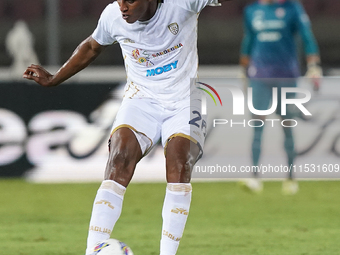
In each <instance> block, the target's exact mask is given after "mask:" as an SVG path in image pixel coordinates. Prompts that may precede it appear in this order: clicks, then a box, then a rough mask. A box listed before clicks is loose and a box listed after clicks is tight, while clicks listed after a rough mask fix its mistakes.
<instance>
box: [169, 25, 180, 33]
mask: <svg viewBox="0 0 340 255" xmlns="http://www.w3.org/2000/svg"><path fill="white" fill-rule="evenodd" d="M168 29H169V30H170V32H171V33H172V34H173V35H177V34H178V32H179V26H178V24H177V23H176V22H174V23H171V24H170V25H168Z"/></svg>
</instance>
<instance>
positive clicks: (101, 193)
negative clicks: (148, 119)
mask: <svg viewBox="0 0 340 255" xmlns="http://www.w3.org/2000/svg"><path fill="white" fill-rule="evenodd" d="M109 150H110V153H109V159H108V161H107V165H106V169H105V178H104V181H103V182H102V184H101V186H100V188H99V189H98V191H97V195H96V197H95V200H94V203H93V208H92V215H91V220H90V228H89V233H88V238H87V253H88V252H89V249H91V248H92V247H93V246H94V245H95V243H96V242H98V241H101V240H105V239H108V238H109V237H110V234H111V232H112V230H113V227H114V225H115V223H116V222H117V220H118V218H119V217H120V214H121V211H122V205H123V198H124V193H125V190H126V187H127V186H128V184H129V182H130V180H131V178H132V176H133V173H134V169H135V166H136V164H137V162H138V161H139V160H140V159H141V158H142V151H141V148H140V145H139V142H138V141H137V139H136V136H135V134H134V133H133V131H132V130H130V129H129V128H126V127H125V128H124V127H123V128H120V129H118V130H117V131H115V132H114V133H113V134H112V136H111V138H110V142H109Z"/></svg>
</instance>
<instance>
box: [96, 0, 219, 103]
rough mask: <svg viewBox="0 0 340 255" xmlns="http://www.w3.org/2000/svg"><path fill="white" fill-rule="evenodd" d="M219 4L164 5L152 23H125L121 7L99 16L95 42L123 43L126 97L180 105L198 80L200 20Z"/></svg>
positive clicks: (182, 1) (201, 0)
mask: <svg viewBox="0 0 340 255" xmlns="http://www.w3.org/2000/svg"><path fill="white" fill-rule="evenodd" d="M216 2H217V0H164V1H163V3H159V4H158V7H157V11H156V13H155V15H154V16H153V17H152V18H151V19H150V20H148V21H136V22H135V23H133V24H129V23H127V22H126V21H125V20H124V19H123V18H122V14H121V12H120V10H119V5H118V3H117V2H114V3H112V4H109V5H108V6H107V7H106V8H105V9H104V11H103V13H102V14H101V17H100V19H99V22H98V26H97V28H96V29H95V31H94V32H93V34H92V37H93V38H94V39H95V40H96V41H97V42H98V43H99V44H101V45H110V44H113V43H117V42H118V43H119V44H120V46H121V50H122V54H123V57H124V61H125V69H126V73H127V84H126V92H125V98H127V97H128V98H131V97H133V98H153V99H156V100H158V101H161V102H168V103H170V102H171V101H178V100H181V99H183V98H185V97H188V96H189V95H190V86H195V81H194V80H193V78H196V76H197V68H198V57H197V18H198V14H199V12H200V11H201V10H202V9H203V8H204V7H205V6H206V5H207V4H212V3H216Z"/></svg>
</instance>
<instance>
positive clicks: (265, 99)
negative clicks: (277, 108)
mask: <svg viewBox="0 0 340 255" xmlns="http://www.w3.org/2000/svg"><path fill="white" fill-rule="evenodd" d="M249 86H250V87H251V88H252V104H253V107H254V108H255V109H256V110H267V109H268V107H269V103H270V101H271V98H272V87H271V86H270V83H269V82H266V81H265V80H263V79H250V81H249ZM252 118H253V119H256V120H258V121H254V122H253V125H254V128H253V140H252V144H251V155H252V163H253V166H258V164H259V161H260V157H261V147H262V135H263V130H264V124H263V123H264V120H265V116H258V115H253V116H252ZM253 174H254V178H253V179H246V180H243V181H242V182H241V185H242V186H243V187H244V188H245V189H247V190H248V191H251V192H255V193H260V192H261V191H262V190H263V184H262V182H261V180H260V179H259V178H258V177H259V176H258V171H257V169H255V171H254V172H253Z"/></svg>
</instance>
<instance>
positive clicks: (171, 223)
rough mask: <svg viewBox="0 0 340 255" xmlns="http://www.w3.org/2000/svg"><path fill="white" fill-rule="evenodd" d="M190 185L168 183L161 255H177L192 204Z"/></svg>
mask: <svg viewBox="0 0 340 255" xmlns="http://www.w3.org/2000/svg"><path fill="white" fill-rule="evenodd" d="M191 190H192V188H191V184H190V183H168V185H167V189H166V194H165V199H164V205H163V211H162V217H163V228H162V238H161V247H160V255H175V254H176V252H177V249H178V246H179V241H180V240H181V238H182V235H183V232H184V228H185V223H186V221H187V218H188V214H189V208H190V203H191Z"/></svg>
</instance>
